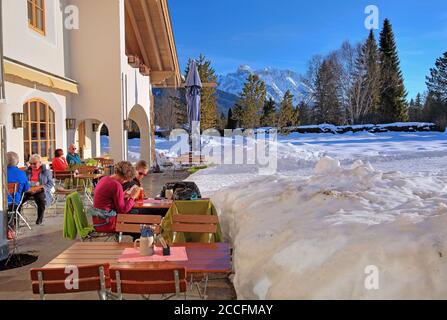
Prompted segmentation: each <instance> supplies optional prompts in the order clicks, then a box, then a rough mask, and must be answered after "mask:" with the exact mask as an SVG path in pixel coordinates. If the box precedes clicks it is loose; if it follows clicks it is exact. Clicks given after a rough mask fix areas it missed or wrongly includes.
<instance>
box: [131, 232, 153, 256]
mask: <svg viewBox="0 0 447 320" xmlns="http://www.w3.org/2000/svg"><path fill="white" fill-rule="evenodd" d="M138 244H140V256H145V257H147V256H152V255H153V254H154V247H153V244H154V237H149V238H147V237H143V238H140V239H137V240H135V243H134V248H135V249H138Z"/></svg>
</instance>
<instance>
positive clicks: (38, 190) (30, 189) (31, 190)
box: [27, 186, 44, 194]
mask: <svg viewBox="0 0 447 320" xmlns="http://www.w3.org/2000/svg"><path fill="white" fill-rule="evenodd" d="M43 189H44V187H43V186H36V187H30V188H29V190H28V191H27V192H29V193H32V194H34V193H38V192H40V191H43Z"/></svg>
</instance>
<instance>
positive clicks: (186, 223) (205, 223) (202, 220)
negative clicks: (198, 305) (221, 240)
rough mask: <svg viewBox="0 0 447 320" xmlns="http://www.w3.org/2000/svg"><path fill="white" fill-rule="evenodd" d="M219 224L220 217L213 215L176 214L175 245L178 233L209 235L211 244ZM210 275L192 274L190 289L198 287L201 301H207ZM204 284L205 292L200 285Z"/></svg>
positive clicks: (173, 228) (174, 218) (174, 227)
mask: <svg viewBox="0 0 447 320" xmlns="http://www.w3.org/2000/svg"><path fill="white" fill-rule="evenodd" d="M218 224H219V217H217V216H211V215H183V214H175V215H173V216H172V227H171V228H172V232H173V242H174V243H175V241H176V238H177V233H179V232H187V233H208V242H209V243H211V240H212V239H213V235H214V234H215V233H216V232H217V226H218ZM208 281H209V275H208V274H203V275H196V278H194V275H193V274H191V279H190V289H191V290H192V288H193V286H194V284H195V285H196V288H197V292H198V293H199V297H200V298H201V299H207V295H206V292H207V288H208ZM201 283H203V284H204V285H203V290H202V289H201V287H200V285H201Z"/></svg>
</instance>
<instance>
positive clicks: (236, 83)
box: [154, 65, 310, 116]
mask: <svg viewBox="0 0 447 320" xmlns="http://www.w3.org/2000/svg"><path fill="white" fill-rule="evenodd" d="M250 74H255V75H258V76H259V78H260V79H261V80H263V81H264V82H265V84H266V88H267V98H272V99H273V100H274V101H276V102H277V103H278V104H279V103H280V102H281V101H282V99H283V97H284V94H285V92H286V91H287V90H290V92H291V93H292V94H293V96H294V104H295V105H298V104H299V103H300V102H301V101H303V100H307V98H308V96H309V92H310V90H309V89H308V88H307V86H306V85H305V84H304V83H303V82H302V81H301V76H300V75H299V74H298V73H296V72H294V71H292V70H280V69H275V68H264V69H261V70H253V69H252V68H251V67H249V66H247V65H242V66H240V67H239V68H238V69H237V70H236V71H235V72H232V73H228V74H226V75H218V76H217V88H216V97H217V104H218V107H219V112H223V113H224V114H225V116H226V115H227V113H228V110H229V109H230V108H232V107H234V105H235V104H236V102H237V100H239V95H240V94H241V92H242V89H243V88H244V84H245V82H246V80H247V78H248V76H249V75H250ZM154 94H155V99H156V108H157V107H160V103H161V101H162V100H163V99H162V97H163V96H169V95H174V92H171V91H170V90H165V89H164V90H160V89H157V90H156V91H155V90H154ZM165 101H167V100H165ZM161 104H163V103H161Z"/></svg>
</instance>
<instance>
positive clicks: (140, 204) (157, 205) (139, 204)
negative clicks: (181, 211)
mask: <svg viewBox="0 0 447 320" xmlns="http://www.w3.org/2000/svg"><path fill="white" fill-rule="evenodd" d="M172 203H173V201H172V200H155V199H145V200H139V201H136V202H135V205H134V206H133V208H134V209H168V210H169V209H170V208H171V207H172Z"/></svg>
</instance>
